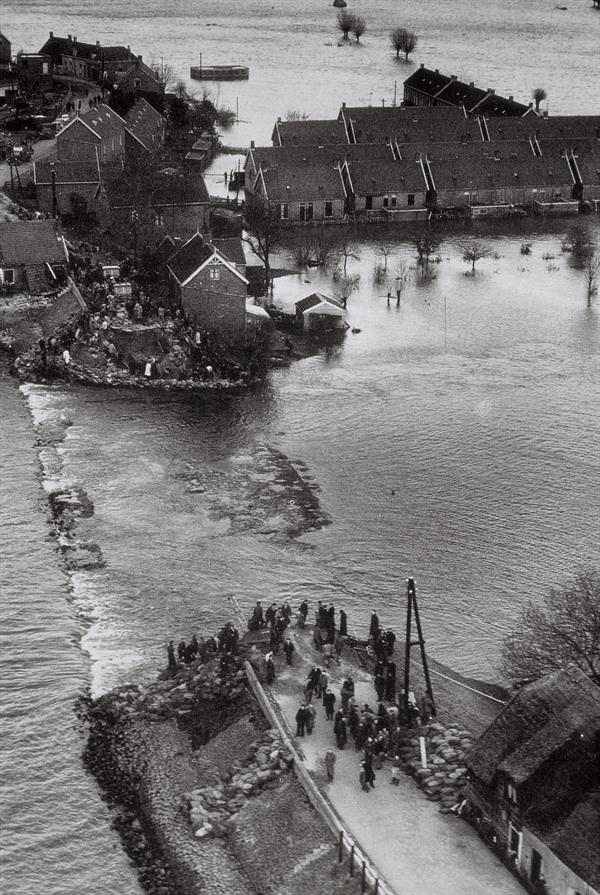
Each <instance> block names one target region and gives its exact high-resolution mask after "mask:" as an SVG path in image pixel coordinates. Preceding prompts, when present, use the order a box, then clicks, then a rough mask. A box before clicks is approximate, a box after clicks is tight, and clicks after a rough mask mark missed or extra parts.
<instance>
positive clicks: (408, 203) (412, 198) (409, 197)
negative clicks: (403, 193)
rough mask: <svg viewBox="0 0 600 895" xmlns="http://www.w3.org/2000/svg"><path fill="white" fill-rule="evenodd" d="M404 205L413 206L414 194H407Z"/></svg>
mask: <svg viewBox="0 0 600 895" xmlns="http://www.w3.org/2000/svg"><path fill="white" fill-rule="evenodd" d="M406 204H407V205H414V204H415V194H414V193H409V194H408V198H407V200H406Z"/></svg>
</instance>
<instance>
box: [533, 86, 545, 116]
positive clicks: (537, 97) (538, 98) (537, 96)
mask: <svg viewBox="0 0 600 895" xmlns="http://www.w3.org/2000/svg"><path fill="white" fill-rule="evenodd" d="M531 95H532V97H533V101H534V103H535V111H536V112H539V111H540V103H542V102H543V101H544V100H545V99H546V98H547V96H548V94H547V93H546V91H545V90H544V88H543V87H536V88H535V90H532V92H531Z"/></svg>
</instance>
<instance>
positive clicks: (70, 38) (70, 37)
mask: <svg viewBox="0 0 600 895" xmlns="http://www.w3.org/2000/svg"><path fill="white" fill-rule="evenodd" d="M67 37H68V38H69V40H70V41H71V43H73V35H72V34H67Z"/></svg>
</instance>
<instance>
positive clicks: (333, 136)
mask: <svg viewBox="0 0 600 895" xmlns="http://www.w3.org/2000/svg"><path fill="white" fill-rule="evenodd" d="M276 132H278V133H279V136H280V137H281V141H282V145H283V146H294V145H299V144H308V145H311V144H314V145H317V146H318V145H324V144H327V143H346V142H347V140H346V132H345V130H344V125H343V124H342V123H341V121H336V120H335V119H333V120H331V121H311V120H310V119H309V120H306V121H278V122H277V124H276V126H275V131H274V135H276ZM274 142H275V144H276V145H277V143H278V141H277V140H276V139H275V140H274Z"/></svg>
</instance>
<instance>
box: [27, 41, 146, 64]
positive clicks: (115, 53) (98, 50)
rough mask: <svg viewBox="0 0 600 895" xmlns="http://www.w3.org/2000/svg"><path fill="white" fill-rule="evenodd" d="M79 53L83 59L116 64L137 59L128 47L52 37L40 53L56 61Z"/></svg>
mask: <svg viewBox="0 0 600 895" xmlns="http://www.w3.org/2000/svg"><path fill="white" fill-rule="evenodd" d="M75 51H77V56H79V57H81V58H82V59H91V60H94V59H98V60H99V59H105V60H106V61H107V62H114V61H117V60H120V59H135V55H134V54H133V53H132V52H131V49H129V48H128V47H120V46H112V47H105V46H102V45H98V44H89V43H81V42H80V41H74V40H72V39H70V38H68V37H54V36H53V37H50V38H48V40H47V41H46V43H45V44H44V46H43V47H42V48H41V50H40V53H47V54H48V55H49V56H52V57H53V58H54V59H56V58H57V57H58V56H63V55H65V56H72V55H74V53H75Z"/></svg>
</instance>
